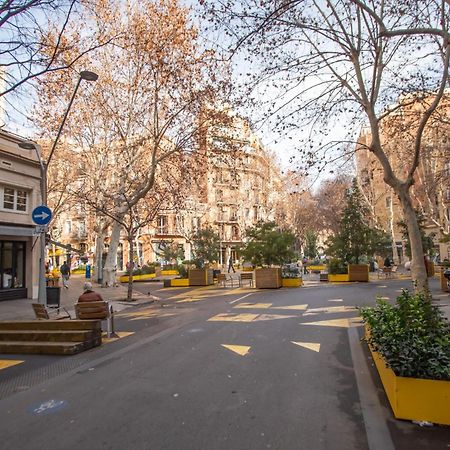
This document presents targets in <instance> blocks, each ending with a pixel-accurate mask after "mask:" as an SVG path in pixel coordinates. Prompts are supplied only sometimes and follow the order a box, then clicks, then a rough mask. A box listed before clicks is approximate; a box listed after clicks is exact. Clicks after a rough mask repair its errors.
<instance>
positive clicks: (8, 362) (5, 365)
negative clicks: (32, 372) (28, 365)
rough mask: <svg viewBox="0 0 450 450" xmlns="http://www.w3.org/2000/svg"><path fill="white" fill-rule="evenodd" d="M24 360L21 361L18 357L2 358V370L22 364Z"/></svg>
mask: <svg viewBox="0 0 450 450" xmlns="http://www.w3.org/2000/svg"><path fill="white" fill-rule="evenodd" d="M23 362H24V361H19V360H18V359H0V370H2V369H7V368H8V367H12V366H16V365H17V364H22V363H23Z"/></svg>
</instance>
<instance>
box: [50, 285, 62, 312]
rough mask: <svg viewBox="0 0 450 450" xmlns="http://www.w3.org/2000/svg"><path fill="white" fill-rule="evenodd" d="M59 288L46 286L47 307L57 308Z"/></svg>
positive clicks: (59, 294) (59, 295)
mask: <svg viewBox="0 0 450 450" xmlns="http://www.w3.org/2000/svg"><path fill="white" fill-rule="evenodd" d="M60 298H61V288H60V287H59V286H47V306H50V307H51V308H59V305H60Z"/></svg>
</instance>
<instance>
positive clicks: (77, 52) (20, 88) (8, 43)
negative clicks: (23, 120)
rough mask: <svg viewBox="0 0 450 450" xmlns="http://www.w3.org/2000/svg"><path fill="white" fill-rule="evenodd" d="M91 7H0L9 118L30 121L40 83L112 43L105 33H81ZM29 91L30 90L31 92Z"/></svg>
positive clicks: (70, 3) (28, 1) (17, 1)
mask: <svg viewBox="0 0 450 450" xmlns="http://www.w3.org/2000/svg"><path fill="white" fill-rule="evenodd" d="M90 6H91V5H90V2H80V1H79V0H6V1H3V2H1V4H0V34H1V36H2V38H1V40H0V98H1V99H2V109H4V110H5V112H6V113H7V114H8V115H12V116H14V115H17V114H25V115H26V116H28V111H27V110H28V109H29V103H30V97H31V96H32V95H33V93H34V90H33V88H34V83H35V81H36V79H38V78H39V77H41V76H43V75H45V74H46V73H49V72H60V71H65V70H67V69H70V68H73V67H75V66H77V64H79V62H80V60H81V59H82V58H83V57H84V56H85V55H86V54H87V53H88V52H90V51H92V50H93V49H96V48H99V47H101V46H103V45H105V44H107V43H110V42H111V41H112V40H114V38H115V35H114V34H109V35H108V36H105V35H104V29H97V30H96V32H95V33H92V32H91V30H90V29H89V27H88V26H86V27H84V29H83V31H82V32H81V30H80V28H79V27H77V24H80V23H86V24H88V23H89V22H90V21H91V14H92V10H91V9H90ZM30 88H31V89H30Z"/></svg>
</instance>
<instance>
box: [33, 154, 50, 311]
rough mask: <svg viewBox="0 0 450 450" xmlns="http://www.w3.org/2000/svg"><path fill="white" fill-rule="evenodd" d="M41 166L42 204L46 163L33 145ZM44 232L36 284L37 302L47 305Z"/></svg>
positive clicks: (45, 198) (44, 193) (44, 191)
mask: <svg viewBox="0 0 450 450" xmlns="http://www.w3.org/2000/svg"><path fill="white" fill-rule="evenodd" d="M34 148H35V150H36V154H37V156H38V159H39V164H40V166H41V198H42V204H43V205H47V165H46V164H45V162H44V160H43V159H42V155H41V153H40V150H39V148H38V147H37V146H35V147H34ZM45 234H46V233H45V232H43V233H41V235H40V237H39V239H40V249H39V251H40V256H39V284H38V303H40V304H41V305H44V306H47V281H46V279H45Z"/></svg>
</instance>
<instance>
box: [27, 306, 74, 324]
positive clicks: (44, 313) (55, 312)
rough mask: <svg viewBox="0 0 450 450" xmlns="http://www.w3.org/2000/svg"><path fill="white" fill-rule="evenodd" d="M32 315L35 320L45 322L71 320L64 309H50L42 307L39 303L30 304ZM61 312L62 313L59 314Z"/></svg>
mask: <svg viewBox="0 0 450 450" xmlns="http://www.w3.org/2000/svg"><path fill="white" fill-rule="evenodd" d="M31 306H32V307H33V310H34V314H35V315H36V319H46V320H50V319H51V320H61V319H71V318H72V317H70V313H69V311H67V309H66V308H62V307H61V308H56V309H50V308H47V307H45V306H44V305H42V304H41V303H32V304H31ZM61 310H63V311H64V312H61Z"/></svg>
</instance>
